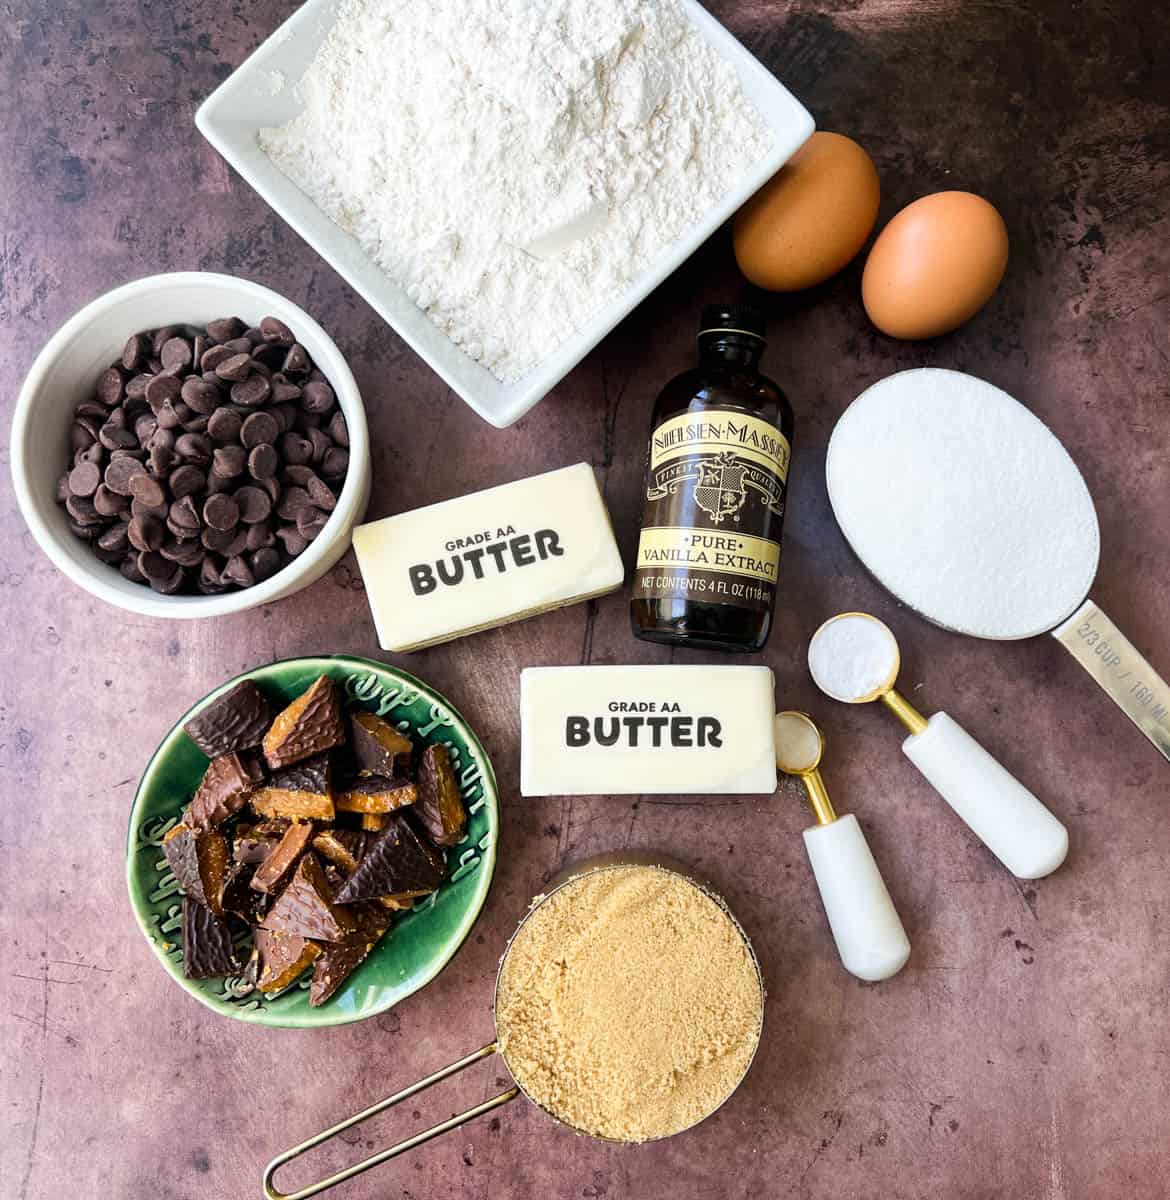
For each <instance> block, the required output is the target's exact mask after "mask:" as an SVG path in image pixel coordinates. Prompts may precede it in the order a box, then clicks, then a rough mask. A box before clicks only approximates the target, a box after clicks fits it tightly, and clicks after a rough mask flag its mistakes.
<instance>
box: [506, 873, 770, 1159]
mask: <svg viewBox="0 0 1170 1200" xmlns="http://www.w3.org/2000/svg"><path fill="white" fill-rule="evenodd" d="M763 999H764V998H763V991H762V988H761V986H760V980H759V974H758V972H757V969H756V965H755V961H754V960H753V958H752V956H751V953H750V951H749V949H748V946H747V943H746V942H745V940H744V937H743V935H742V933H741V932H740V930H739V928H738V926H736V924H735V923H734V922H733V921H732V919H731V918H730V916H729V915H728V913H727V912H726V911H725V910H724V909H723V908H722V906H721V905H720V904H719V903H717V902H716V901H715V900H713V899H712V898H711V897H710V896H708V895H707V894H706V893H705V892H704V891H702V890H701V889H700V888H699V887H698V886H696V885H695V884H694V883H692V882H690V881H689V880H688V879H685V878H684V877H683V876H681V875H678V874H676V873H675V872H673V871H667V870H664V869H662V868H659V867H647V866H634V867H611V868H605V869H602V870H598V871H594V872H592V873H590V874H588V875H583V876H581V877H579V878H577V879H574V880H572V881H571V882H570V883H568V884H566V885H565V886H564V887H562V888H560V889H559V890H558V891H557V892H555V893H554V894H553V895H552V896H550V897H549V898H548V899H547V900H545V901H544V902H543V903H541V904H540V906H539V907H538V908H537V909H536V910H535V911H534V912H533V913H532V915H531V916H530V917H529V918H528V920H527V921H526V922H525V924H524V925H523V926H522V928H521V929H520V931H519V932H518V933H517V935H516V937H515V939H514V940H513V942H512V945H511V947H510V949H509V951H508V953H507V956H506V957H505V960H504V965H503V969H502V971H501V973H500V982H499V988H498V993H497V996H496V1028H497V1031H498V1034H499V1041H500V1049H501V1051H502V1053H503V1055H504V1059H505V1061H506V1062H507V1064H508V1067H509V1069H510V1070H511V1072H512V1074H513V1076H514V1077H515V1079H516V1082H517V1083H519V1084H520V1086H521V1087H522V1088H523V1089H524V1090H525V1091H526V1092H527V1093H528V1095H529V1096H531V1097H532V1099H534V1100H535V1101H536V1102H537V1103H538V1104H540V1105H542V1106H543V1107H544V1108H546V1109H547V1110H548V1111H549V1112H550V1113H552V1115H553V1116H555V1117H558V1118H559V1119H560V1120H562V1121H564V1122H565V1123H566V1124H568V1125H571V1126H573V1127H574V1128H575V1129H578V1130H580V1131H581V1132H583V1133H589V1134H593V1135H595V1136H599V1137H606V1138H612V1139H615V1140H619V1141H624V1142H641V1141H647V1140H648V1139H650V1138H658V1137H666V1136H667V1135H669V1134H672V1133H678V1132H680V1131H681V1130H683V1129H687V1128H688V1127H690V1126H691V1125H694V1124H695V1123H696V1122H697V1121H701V1120H702V1119H703V1118H704V1117H706V1116H709V1115H710V1114H711V1113H712V1112H714V1110H715V1109H716V1108H718V1107H719V1105H720V1104H722V1103H723V1101H724V1100H726V1099H727V1097H728V1096H729V1095H730V1094H731V1093H732V1092H733V1091H734V1090H735V1088H736V1086H737V1085H738V1084H739V1081H740V1080H741V1079H742V1078H743V1075H744V1073H745V1072H746V1071H747V1068H748V1065H749V1064H750V1062H751V1060H752V1055H753V1054H754V1053H755V1048H756V1043H757V1042H758V1041H759V1036H760V1026H761V1022H762V1020H763Z"/></svg>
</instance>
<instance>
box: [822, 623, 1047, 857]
mask: <svg viewBox="0 0 1170 1200" xmlns="http://www.w3.org/2000/svg"><path fill="white" fill-rule="evenodd" d="M850 622H852V623H853V626H852V628H853V629H854V630H855V631H856V630H857V623H858V622H867V623H869V624H868V629H867V632H868V633H869V634H871V635H872V634H875V633H876V634H878V635H879V636H881V640H882V642H883V644H884V647H885V649H884V652H883V653H884V658H883V659H881V662H880V666H881V668H882V669H880V670H878V671H877V675H879V676H880V678H875V679H874V680H873V681H872V686H871V687H869V688H868V689H867V690H864V691H854V692H851V693H849V694H844V693H842V692H841V691H840V690H839V689H837V690H835V687H834V682H835V681H834V680H833V679H830V678H828V673H827V672H826V671H825V670H824V669H823V666H822V669H821V670H820V671H818V651H819V652H820V653H821V654H824V655H825V656H826V657H829V656H830V653H831V651H832V650H833V649H834V647H840V648H841V653H847V652H848V641H847V635H846V631H847V629H848V625H847V623H850ZM901 665H902V656H901V652H900V651H899V649H898V640H897V638H895V637H894V634H893V631H892V630H891V629H890V628H889V626H888V625H886V624H885V623H884V622H883V621H879V620H878V619H877V617H874V616H871V615H870V614H869V613H858V612H848V613H839V614H838V615H837V616H835V617H830V618H829V620H827V621H826V622H825V623H824V624H823V625H822V626H821V627H820V628H819V629H818V630H817V631H816V633H814V634H813V636H812V639H811V640H810V642H809V647H808V666H809V673H810V674H811V675H812V677H813V682H814V683H816V685H817V687H819V688H820V689H821V691H822V692H824V693H825V695H826V696H830V697H832V698H833V699H834V700H841V701H843V702H844V703H846V704H867V703H869V702H871V701H873V700H880V701H881V702H882V703H883V704H884V705H885V706H886V708H888V709H889V710H890V711H891V712H892V713H893V714H894V716H896V717H897V718H898V720H899V721H901V722H902V724H903V725H904V726H905V727H906V728H907V729H908V730H909V731H910V736H909V737H908V738H906V740H905V741H904V742H903V743H902V753H903V754H905V755H906V757H907V758H908V759H909V760H910V761H911V762H912V763H913V764H914V765H915V766H916V767H917V768H918V770H919V771H921V772H922V774H923V775H924V776H925V777H926V780H927V782H928V783H929V784H930V785H931V786H932V787H933V788H934V790H935V791H936V792H938V794H939V795H940V796H942V798H943V799H944V800H945V801H946V802H947V803H948V804H949V805H950V806H951V808H953V809H954V810H955V812H956V813H958V815H959V817H960V818H961V819H962V820H963V821H964V822H965V823H966V824H967V826H968V828H969V829H970V830H971V832H972V833H974V834H975V836H976V837H977V838H979V840H980V841H981V842H982V843H983V844H984V845H985V846H986V847H987V848H988V849H989V850H990V851H991V852H992V854H994V855H995V857H996V858H998V859H999V861H1000V862H1001V863H1003V865H1004V866H1005V867H1007V869H1008V870H1009V871H1011V873H1012V874H1013V875H1016V876H1018V877H1019V878H1020V879H1040V878H1041V877H1043V876H1044V875H1048V874H1050V873H1051V872H1053V871H1055V870H1056V868H1057V867H1059V866H1060V864H1061V863H1062V862H1064V859H1065V855H1066V854H1067V853H1068V830H1066V829H1065V827H1064V826H1063V825H1062V824H1061V823H1060V822H1059V821H1058V820H1057V819H1056V817H1054V816H1053V815H1052V813H1051V812H1049V811H1048V809H1047V808H1045V806H1044V805H1043V804H1041V802H1040V801H1039V800H1038V799H1037V798H1036V797H1035V796H1034V795H1033V794H1032V793H1031V792H1030V791H1029V790H1028V789H1027V788H1026V787H1024V785H1023V784H1022V783H1020V781H1019V780H1018V779H1016V777H1015V776H1014V775H1012V774H1011V773H1010V772H1009V771H1007V770H1006V769H1005V768H1004V767H1003V766H1001V765H1000V763H999V762H997V761H996V759H994V758H992V756H991V755H990V754H988V752H987V751H986V750H984V748H983V747H982V746H981V745H980V744H979V743H978V742H977V741H976V740H975V739H974V738H973V737H972V736H971V735H970V734H969V733H967V731H966V730H965V729H963V728H962V726H961V725H959V723H958V722H957V721H954V720H952V719H951V718H950V717H949V716H947V714H946V713H945V712H936V713H935V714H934V715H933V716H932V717H924V716H923V715H922V713H920V712H919V711H918V710H917V709H916V708H915V707H914V706H913V705H912V704H911V703H910V702H909V701H908V700H907V699H906V698H905V697H904V696H902V695H900V694H899V693H898V692H897V690H896V689H895V688H894V684H895V683H896V682H897V679H898V670H899V668H900V667H901Z"/></svg>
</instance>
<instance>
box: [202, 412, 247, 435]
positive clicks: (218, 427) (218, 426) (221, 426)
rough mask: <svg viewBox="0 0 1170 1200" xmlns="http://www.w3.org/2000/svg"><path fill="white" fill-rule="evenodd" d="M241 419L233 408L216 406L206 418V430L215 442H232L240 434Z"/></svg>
mask: <svg viewBox="0 0 1170 1200" xmlns="http://www.w3.org/2000/svg"><path fill="white" fill-rule="evenodd" d="M241 425H242V419H241V417H240V414H239V413H238V412H236V410H235V409H234V408H217V409H216V410H215V412H213V413H212V414H211V416H210V417H208V418H207V432H208V433H209V434H210V435H211V436H212V437H213V438H214V439H215V440H216V441H217V442H234V441H235V440H236V439H237V438H238V437H239V436H240V428H241Z"/></svg>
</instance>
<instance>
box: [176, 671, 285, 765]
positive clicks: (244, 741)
mask: <svg viewBox="0 0 1170 1200" xmlns="http://www.w3.org/2000/svg"><path fill="white" fill-rule="evenodd" d="M271 724H272V709H271V708H270V707H269V705H268V701H267V700H266V699H265V698H264V693H263V692H262V691H261V690H260V689H259V688H258V687H257V686H256V685H255V684H254V683H253V682H252V681H251V680H250V679H245V680H244V681H243V683H237V684H236V686H235V687H234V688H232V689H231V690H230V691H228V692H224V694H223V695H222V696H220V697H219V698H218V699H217V700H213V701H212V702H211V703H210V704H209V705H208V706H207V707H206V708H204V709H203V710H202V711H201V712H198V713H196V714H195V715H194V716H193V717H192V718H191V719H190V720H189V721H188V722H187V723H186V725H184V726H183V728H184V729H185V730H186V731H187V736H188V737H190V739H191V740H192V741H193V742H194V743H195V745H196V746H198V747H199V749H200V750H202V751H203V753H204V754H206V755H207V757H208V758H219V756H220V755H221V754H231V753H232V751H234V750H249V749H251V748H252V747H253V746H259V745H260V743H261V741H262V740H263V739H264V734H265V733H266V732H267V730H268V727H269V725H271Z"/></svg>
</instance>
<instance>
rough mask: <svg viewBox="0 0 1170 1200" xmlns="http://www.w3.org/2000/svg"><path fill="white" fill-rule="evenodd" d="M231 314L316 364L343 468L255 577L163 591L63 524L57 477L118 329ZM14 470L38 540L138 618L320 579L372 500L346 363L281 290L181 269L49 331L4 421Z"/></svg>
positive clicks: (235, 604)
mask: <svg viewBox="0 0 1170 1200" xmlns="http://www.w3.org/2000/svg"><path fill="white" fill-rule="evenodd" d="M227 316H237V317H240V318H241V319H242V320H244V321H247V322H248V323H249V324H253V325H255V324H259V322H260V319H261V318H262V317H266V316H273V317H278V318H279V319H280V320H281V321H283V322H284V323H285V324H286V325H287V326H288V327H289V328H290V329H291V330H292V331H293V333H295V334H296V337H297V340H298V341H299V342H300V343H301V345H302V346H304V347H305V349H306V350H307V351H308V352H309V355H310V357H311V358H312V360H313V362H314V363H315V364H316V365H317V367H319V368H320V370H321V371H322V372H323V373H324V374H325V377H326V378H327V379H328V380H329V382H330V384H332V386H333V390H334V392H335V393H336V395H337V403H338V405H339V406H340V408H341V411H342V412H343V413H344V414H345V421H346V424H347V425H348V427H349V471H348V474H347V475H346V477H345V484H344V486H343V487H342V489H341V495H340V497H339V498H338V501H337V507H336V508H335V509H334V510H333V512H332V513H331V514H330V516H329V520H328V522H326V525H325V528H324V529H322V531H321V532H320V533H319V534H318V535H317V537H316V538H315V539H314V541H312V542H311V543H310V544H309V546H308V548H307V549H306V550H305V551H304V553H302V554H301V555H300V556H299V557H297V558H294V559H293V560H292V562H291V563H289V564H288V566H286V567H284V568H283V569H282V570H280V571H278V572H277V573H276V574H275V575H273V576H272V577H271V578H270V579H266V580H264V582H263V583H257V584H255V585H254V586H252V587H250V588H244V589H242V590H239V591H233V592H225V593H223V594H222V595H218V596H163V595H160V594H159V593H157V592H154V591H152V590H151V589H150V588H149V587H147V586H146V585H145V584H140V583H131V582H130V581H129V580H128V579H125V578H123V577H122V575H121V573H120V572H119V571H118V569H117V567H111V566H108V565H107V564H105V563H103V562H101V561H100V560H99V559H98V558H97V556H96V555H95V554H94V553H93V551H92V550H91V549H90V547H89V546H88V545H87V544H86V543H85V542H83V541H81V540H80V539H79V538H77V537H75V536H74V535H73V534H72V533H71V532H70V530H69V525H68V523H67V518H66V514H65V510H64V508H63V507H62V506H61V505H59V504H58V503H57V500H56V491H57V481H58V480H59V479H60V478H61V475H62V473H63V472H64V471H65V469H66V467H67V465H68V463H69V461H70V453H69V428H70V425H71V424H72V421H73V412H74V409H75V408H76V407H77V405H78V404H80V403H81V402H82V401H83V400H86V399H88V398H89V397H90V395H91V393H92V392H93V386H94V382H95V380H96V379H97V377H98V375H99V374H100V373H101V372H102V370H103V369H104V368H106V367H108V366H109V365H110V363H112V362H114V361H116V360H117V359H118V357H119V356H120V355H121V353H122V347H123V346H124V345H125V342H126V339H127V338H128V337H129V336H130V335H131V334H133V333H138V332H139V331H141V330H145V329H156V328H158V327H159V326H160V325H183V324H189V325H204V324H206V323H207V322H208V321H212V320H215V319H216V318H217V317H227ZM12 480H13V483H14V485H15V487H16V498H17V501H18V502H19V504H20V510H21V512H22V513H23V514H24V519H25V520H26V521H27V522H28V526H29V528H30V529H31V530H32V532H33V536H34V537H35V538H36V540H37V543H38V544H39V545H40V547H41V549H42V550H43V551H44V552H45V553H46V554H47V555H48V556H49V557H50V558H51V559H52V560H53V562H54V563H55V564H56V565H57V566H58V567H59V568H60V569H61V570H62V571H63V572H64V573H65V574H66V575H67V576H68V577H69V578H70V579H71V580H73V582H74V583H76V584H78V585H79V586H81V587H83V588H85V590H86V591H87V592H89V593H91V594H92V595H94V596H97V597H98V599H99V600H105V601H106V602H107V603H109V604H113V605H116V606H117V607H118V608H124V609H126V610H127V611H129V612H135V613H141V614H142V615H143V616H147V617H168V618H171V619H177V620H190V619H193V618H198V617H218V616H222V615H223V614H225V613H236V612H243V611H244V610H245V609H249V608H256V607H257V606H258V605H261V604H271V603H272V602H273V601H274V600H280V599H282V598H283V597H285V596H290V595H292V593H293V592H296V591H300V589H301V588H303V587H308V585H309V584H310V583H314V582H315V581H316V580H318V579H320V578H321V576H322V575H324V574H325V572H326V571H328V570H329V568H330V567H332V566H333V564H334V563H336V562H337V560H338V559H339V558H340V557H341V556H342V555H343V554H344V553H345V552H346V550H347V549H349V544H350V539H351V536H352V533H353V527H354V525H355V524H356V523H357V522H358V521H360V520H361V518H362V516H363V515H364V514H365V510H366V505H367V503H368V501H369V498H370V438H369V431H368V429H367V427H366V412H365V409H364V408H363V406H362V398H361V395H360V394H359V393H358V389H357V384H356V382H355V381H354V378H353V373H352V372H351V371H350V369H349V367H348V366H347V365H346V362H345V359H344V358H343V357H342V355H341V351H340V350H338V348H337V346H336V345H335V344H334V342H333V339H332V338H331V337H330V336H329V335H328V334H327V333H326V332H325V330H324V329H322V328H321V326H320V325H318V324H317V322H316V321H314V320H313V318H312V317H310V316H309V314H308V313H306V312H305V311H304V310H303V309H301V308H299V307H297V305H295V304H293V302H292V301H291V300H286V299H285V298H284V297H283V296H280V295H278V294H277V293H276V292H274V291H271V290H270V289H269V288H266V287H261V286H260V285H259V284H258V283H250V282H249V281H248V280H246V279H236V278H234V277H233V276H231V275H214V274H208V273H204V272H200V271H181V272H176V273H175V274H171V275H151V276H148V277H147V278H145V279H137V280H135V281H134V282H133V283H128V284H125V285H124V286H123V287H120V288H115V289H114V290H113V291H112V292H107V293H106V295H104V296H101V297H99V298H98V299H97V300H94V301H93V302H92V303H90V304H87V305H86V306H85V307H84V308H83V309H82V310H81V311H80V312H79V313H77V314H75V315H74V316H73V317H71V318H70V319H69V320H68V321H66V322H65V324H64V325H63V326H62V327H61V329H60V330H59V331H58V332H57V333H56V334H55V335H54V336H53V338H52V339H51V340H50V341H49V344H48V345H47V346H46V347H45V348H44V349H43V350H42V351H41V352H40V354H39V355H38V356H37V359H36V362H34V363H33V365H32V369H31V370H30V371H29V373H28V377H27V378H26V379H25V381H24V386H23V387H22V388H21V390H20V396H19V398H18V399H17V402H16V415H15V417H14V418H13V422H12Z"/></svg>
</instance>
